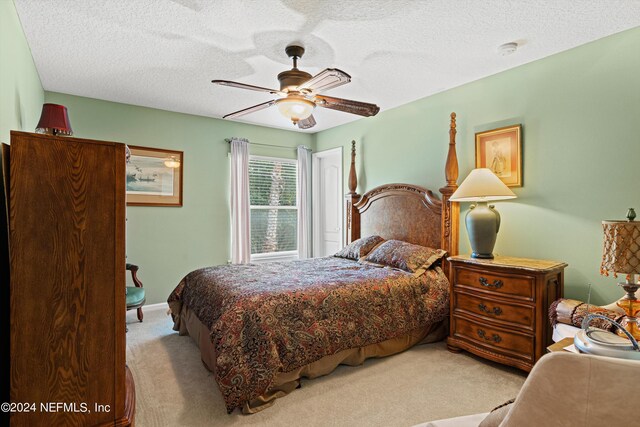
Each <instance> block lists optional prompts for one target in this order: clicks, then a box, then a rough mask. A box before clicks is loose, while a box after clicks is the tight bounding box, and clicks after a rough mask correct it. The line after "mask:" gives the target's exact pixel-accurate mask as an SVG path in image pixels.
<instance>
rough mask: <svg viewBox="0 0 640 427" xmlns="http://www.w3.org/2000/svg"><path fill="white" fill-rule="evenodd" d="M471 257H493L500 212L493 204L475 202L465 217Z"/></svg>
mask: <svg viewBox="0 0 640 427" xmlns="http://www.w3.org/2000/svg"><path fill="white" fill-rule="evenodd" d="M465 224H466V225H467V233H468V234H469V242H470V243H471V250H472V254H471V257H472V258H480V259H493V247H494V246H495V244H496V237H497V236H498V230H499V229H500V214H499V213H498V211H497V210H495V208H494V206H493V205H489V204H488V203H487V202H477V203H476V204H475V205H471V207H470V208H469V212H467V216H466V217H465Z"/></svg>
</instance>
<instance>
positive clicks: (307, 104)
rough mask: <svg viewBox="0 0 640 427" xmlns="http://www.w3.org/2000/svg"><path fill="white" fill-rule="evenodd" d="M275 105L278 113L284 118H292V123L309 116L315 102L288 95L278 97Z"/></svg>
mask: <svg viewBox="0 0 640 427" xmlns="http://www.w3.org/2000/svg"><path fill="white" fill-rule="evenodd" d="M276 105H277V106H278V110H280V113H281V114H282V115H283V116H285V117H286V118H288V119H290V120H293V122H294V123H295V122H297V121H298V120H304V119H306V118H307V117H309V116H310V115H311V113H313V109H314V108H315V107H316V104H314V103H313V102H311V101H309V100H307V99H304V98H302V97H298V96H288V97H286V98H282V99H278V100H277V101H276Z"/></svg>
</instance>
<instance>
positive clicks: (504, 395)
mask: <svg viewBox="0 0 640 427" xmlns="http://www.w3.org/2000/svg"><path fill="white" fill-rule="evenodd" d="M127 325H128V327H129V332H128V334H127V364H128V365H129V367H130V369H131V372H132V373H133V377H134V380H135V385H136V399H137V405H136V425H137V426H140V427H146V426H205V425H210V426H258V425H259V426H292V425H305V426H411V425H414V424H418V423H421V422H425V421H432V420H436V419H441V418H449V417H454V416H460V415H467V414H474V413H478V412H487V411H489V410H491V409H492V408H493V407H495V406H497V405H499V404H501V403H503V402H504V401H506V400H508V399H511V398H513V397H515V396H516V394H517V392H518V390H519V389H520V387H521V386H522V383H523V382H524V379H525V375H524V374H523V373H521V372H520V371H518V370H515V369H511V368H508V367H504V366H501V365H498V364H494V363H491V362H487V361H484V360H482V359H479V358H476V357H474V356H471V355H469V354H467V353H461V354H453V353H450V352H449V351H447V349H446V346H445V344H444V343H443V342H440V343H436V344H426V345H420V346H416V347H413V348H411V349H409V350H407V351H405V352H404V353H401V354H397V355H394V356H391V357H387V358H383V359H371V360H367V361H366V362H365V363H364V365H362V366H357V367H349V366H340V367H339V368H338V369H336V370H335V371H334V372H333V373H331V374H330V375H327V376H325V377H322V378H317V379H314V380H305V379H303V380H302V388H300V389H298V390H295V391H294V392H293V393H291V394H290V395H288V396H286V397H284V398H281V399H277V401H276V403H275V405H274V406H272V407H271V408H268V409H266V410H264V411H262V412H260V413H258V414H254V415H242V414H241V413H240V411H239V410H236V411H235V412H234V413H233V414H231V415H227V413H226V411H225V406H224V402H223V400H222V395H221V394H220V391H219V390H218V386H217V384H216V382H215V380H214V378H213V376H212V374H211V373H210V372H209V371H208V370H207V369H206V368H205V367H204V365H203V364H202V362H201V360H200V353H199V350H198V347H197V346H196V344H195V343H194V342H193V340H191V338H189V337H186V336H182V337H181V336H179V335H178V333H177V332H174V331H173V330H172V329H171V325H172V323H171V318H170V317H169V316H167V315H166V314H165V310H164V309H156V310H145V318H144V322H143V323H138V322H137V320H136V319H135V311H130V312H129V313H128V314H127Z"/></svg>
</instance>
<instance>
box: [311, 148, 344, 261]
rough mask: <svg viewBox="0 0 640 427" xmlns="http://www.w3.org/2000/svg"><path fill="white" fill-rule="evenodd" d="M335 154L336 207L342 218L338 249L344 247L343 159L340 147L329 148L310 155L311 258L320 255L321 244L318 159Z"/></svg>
mask: <svg viewBox="0 0 640 427" xmlns="http://www.w3.org/2000/svg"><path fill="white" fill-rule="evenodd" d="M336 153H338V154H339V155H340V162H339V165H340V171H339V172H338V175H339V178H338V179H339V180H340V181H339V182H340V190H339V192H338V196H339V197H340V201H339V203H338V205H339V206H340V217H341V218H342V221H341V225H340V227H341V230H340V247H343V246H344V226H345V218H344V203H343V200H342V197H343V194H344V174H343V173H344V172H343V169H344V157H343V149H342V147H336V148H331V149H329V150H324V151H318V152H316V153H313V154H312V155H311V212H312V216H311V224H312V227H311V230H312V232H311V236H312V241H313V245H312V256H314V257H315V256H317V254H319V253H320V248H319V245H320V242H321V236H320V234H321V233H320V231H321V230H320V229H319V224H320V215H321V212H320V206H319V203H317V201H318V197H320V159H322V158H324V157H329V156H332V155H335V154H336Z"/></svg>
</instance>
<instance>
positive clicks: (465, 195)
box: [449, 168, 517, 202]
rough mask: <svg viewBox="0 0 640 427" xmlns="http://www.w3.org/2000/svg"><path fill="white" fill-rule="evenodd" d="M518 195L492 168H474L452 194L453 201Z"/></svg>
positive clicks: (508, 197) (485, 199) (512, 197)
mask: <svg viewBox="0 0 640 427" xmlns="http://www.w3.org/2000/svg"><path fill="white" fill-rule="evenodd" d="M516 197H517V196H516V195H515V194H514V193H513V191H511V190H510V189H509V187H507V186H506V185H505V184H504V183H503V182H502V181H500V178H498V177H497V176H496V174H494V173H493V172H491V169H487V168H481V169H474V170H472V171H471V173H470V174H469V175H468V176H467V177H466V178H465V180H464V181H462V184H460V187H458V189H457V190H456V191H455V192H454V193H453V194H452V195H451V198H450V199H449V200H451V201H452V202H479V201H489V200H506V199H515V198H516Z"/></svg>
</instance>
